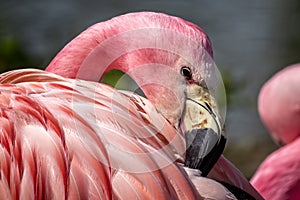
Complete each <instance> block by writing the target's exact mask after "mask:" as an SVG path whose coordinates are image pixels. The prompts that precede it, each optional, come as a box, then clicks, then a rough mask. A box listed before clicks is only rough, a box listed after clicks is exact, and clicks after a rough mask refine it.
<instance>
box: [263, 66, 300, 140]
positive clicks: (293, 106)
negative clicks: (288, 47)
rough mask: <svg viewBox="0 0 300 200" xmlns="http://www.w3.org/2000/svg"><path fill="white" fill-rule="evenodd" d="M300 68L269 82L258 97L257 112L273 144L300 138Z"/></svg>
mask: <svg viewBox="0 0 300 200" xmlns="http://www.w3.org/2000/svg"><path fill="white" fill-rule="evenodd" d="M299 76H300V64H295V65H292V66H289V67H287V68H285V69H283V70H281V71H280V72H278V73H277V74H275V75H274V76H273V77H272V78H271V79H270V80H268V81H267V82H266V83H265V84H264V86H263V87H262V89H261V91H260V93H259V97H258V111H259V114H260V117H261V119H262V121H263V122H264V124H265V126H266V127H267V128H268V130H269V131H270V133H271V135H272V137H273V138H274V140H275V141H276V142H277V143H278V144H281V145H284V144H288V143H291V142H292V141H294V140H295V139H297V138H298V137H299V136H300V87H299V85H300V79H299Z"/></svg>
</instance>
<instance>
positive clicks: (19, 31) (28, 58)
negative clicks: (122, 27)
mask: <svg viewBox="0 0 300 200" xmlns="http://www.w3.org/2000/svg"><path fill="white" fill-rule="evenodd" d="M0 10H1V12H0V70H1V71H6V70H9V69H10V68H11V67H21V68H22V67H39V68H44V67H45V66H46V65H47V64H48V63H49V62H50V60H51V59H52V58H53V57H54V56H55V54H56V53H57V52H58V51H59V50H60V49H61V48H62V47H63V46H64V45H65V44H66V43H67V42H68V41H70V39H72V38H73V37H75V36H76V35H77V34H79V33H80V32H81V31H82V30H84V29H85V28H87V27H88V26H90V25H92V24H94V23H96V22H99V21H103V20H106V19H109V18H111V17H113V16H116V15H119V14H123V13H127V12H132V11H143V10H149V11H158V12H165V13H168V14H172V15H176V16H180V17H182V18H184V19H187V20H189V21H192V22H194V23H196V24H198V25H199V26H200V27H202V28H203V29H204V30H205V31H206V33H207V34H208V35H209V36H210V39H211V40H212V43H213V48H214V54H215V61H216V64H217V66H218V68H219V69H220V70H221V72H222V75H223V77H224V79H225V81H226V85H227V92H228V93H227V97H228V103H229V104H228V107H227V118H226V127H227V135H228V137H229V143H228V145H227V149H226V155H227V156H228V157H229V158H230V159H231V160H232V161H233V162H234V163H235V164H236V165H237V166H238V167H239V168H240V169H241V170H242V171H243V172H244V173H245V174H246V175H247V176H248V177H250V176H251V174H252V173H253V171H254V170H255V168H256V167H257V165H258V163H260V162H261V160H262V159H263V158H264V157H265V156H266V154H268V153H269V152H270V151H272V150H274V149H275V148H276V147H275V146H274V145H273V144H272V142H271V140H270V138H269V136H268V133H267V131H266V129H265V128H264V126H263V125H262V124H261V122H260V119H259V117H258V114H257V109H256V108H257V104H256V100H257V95H258V92H259V89H260V87H261V86H262V84H263V83H264V82H265V81H266V80H267V79H268V78H269V77H270V76H271V75H272V74H274V73H275V72H276V71H278V70H280V69H282V68H284V67H285V66H287V65H289V64H292V63H296V62H300V26H299V25H300V1H297V0H287V1H280V0H269V1H261V0H253V1H242V0H227V1H223V0H215V1H211V0H204V1H200V0H199V1H197V0H190V1H179V0H173V1H167V0H159V1H158V0H148V1H146V0H131V1H129V0H127V1H117V0H112V1H102V0H98V1H95V0H93V1H86V0H76V1H74V0H72V1H71V0H68V1H58V0H53V1H45V0H27V1H16V0H10V1H3V0H1V1H0Z"/></svg>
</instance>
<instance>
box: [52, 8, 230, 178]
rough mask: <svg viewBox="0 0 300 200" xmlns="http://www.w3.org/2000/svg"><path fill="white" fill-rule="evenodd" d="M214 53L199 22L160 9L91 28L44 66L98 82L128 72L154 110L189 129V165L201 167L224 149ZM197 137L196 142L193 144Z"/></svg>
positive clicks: (126, 15)
mask: <svg viewBox="0 0 300 200" xmlns="http://www.w3.org/2000/svg"><path fill="white" fill-rule="evenodd" d="M212 56H213V53H212V47H211V42H210V40H209V38H208V36H207V35H206V34H205V33H204V32H203V30H202V29H200V28H199V27H198V26H196V25H195V24H192V23H190V22H187V21H185V20H183V19H181V18H178V17H174V16H169V15H166V14H162V13H153V12H138V13H129V14H125V15H121V16H118V17H115V18H112V19H111V20H108V21H106V22H102V23H98V24H96V25H94V26H92V27H90V28H89V29H87V30H86V31H84V32H83V33H82V34H80V35H79V36H78V37H77V38H75V39H74V40H73V41H72V42H70V43H69V44H68V45H67V46H66V47H65V48H64V49H63V50H62V51H61V52H60V53H59V54H58V55H57V56H56V57H55V58H54V59H53V61H52V62H51V63H50V65H49V66H48V67H47V69H46V70H47V71H51V72H54V73H56V74H59V75H62V76H64V77H69V78H79V79H85V80H90V81H100V80H101V78H102V77H103V75H104V74H105V73H106V72H108V71H110V70H112V69H118V70H121V71H123V72H125V73H126V74H128V75H129V76H131V77H132V78H133V80H135V81H136V82H137V84H138V85H139V86H140V88H141V89H142V90H143V92H144V94H145V96H146V97H147V98H148V99H149V101H150V102H151V103H152V104H153V105H154V106H155V108H156V109H157V110H158V111H159V112H160V113H161V114H162V115H163V116H164V117H165V118H166V119H168V121H169V122H170V123H171V124H172V125H173V126H174V127H176V128H178V130H179V132H182V133H183V134H184V133H185V135H186V138H187V141H188V142H187V147H193V148H192V149H191V151H190V152H194V153H192V154H191V155H190V156H189V157H190V158H191V159H190V160H189V161H188V160H187V161H186V165H187V166H192V167H194V168H199V166H200V163H201V162H202V160H203V159H204V157H206V156H207V154H208V153H210V152H211V151H212V150H213V149H214V147H215V146H218V145H219V148H218V150H217V151H216V152H217V153H216V154H215V156H213V157H215V158H218V156H220V154H221V153H222V151H223V148H224V143H221V142H220V140H221V137H222V135H223V131H222V124H223V123H222V121H223V120H222V119H221V117H220V116H221V115H220V113H219V109H218V106H217V103H216V100H215V96H214V93H215V91H216V89H217V86H218V83H219V82H218V81H219V80H220V79H219V77H218V76H217V75H216V74H217V70H216V67H215V65H214V62H213V58H212ZM199 135H201V137H198V136H199ZM196 138H197V139H196ZM224 138H225V137H224ZM196 140H197V142H196V143H197V145H198V146H197V145H194V146H193V145H192V144H196V143H195V142H193V141H196ZM200 143H201V145H202V143H204V146H203V145H202V146H201V145H200ZM200 146H201V147H200ZM198 148H202V149H201V150H200V151H198V150H199V149H198ZM195 150H196V153H195ZM188 154H189V153H188V152H187V155H188ZM198 157H200V158H199V159H194V158H198ZM214 160H215V161H216V159H214ZM215 161H213V162H211V163H214V162H215ZM200 168H201V167H200ZM208 168H210V167H208ZM202 170H203V169H202ZM206 171H207V170H206ZM203 174H207V172H205V173H203Z"/></svg>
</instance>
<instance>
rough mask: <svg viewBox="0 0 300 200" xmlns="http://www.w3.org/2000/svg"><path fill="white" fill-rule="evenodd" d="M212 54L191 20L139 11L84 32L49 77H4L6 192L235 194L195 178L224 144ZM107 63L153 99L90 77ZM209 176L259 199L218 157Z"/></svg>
mask: <svg viewBox="0 0 300 200" xmlns="http://www.w3.org/2000/svg"><path fill="white" fill-rule="evenodd" d="M211 56H212V49H211V45H210V41H209V39H208V37H207V35H206V34H205V33H204V32H203V31H202V30H201V29H200V28H199V27H197V26H196V25H194V24H192V23H190V22H187V21H185V20H182V19H180V18H177V17H172V16H168V15H165V14H159V13H151V12H142V13H131V14H127V15H122V16H119V17H116V18H113V19H111V20H109V21H107V22H102V23H99V24H96V25H94V26H92V27H90V28H89V29H87V30H86V31H84V32H83V33H82V34H80V35H79V36H78V37H77V38H75V39H74V40H73V41H72V42H70V43H69V44H68V45H67V46H66V47H65V48H64V49H63V50H62V51H61V52H60V53H59V54H58V55H57V56H56V57H55V58H54V59H53V61H52V62H51V63H50V64H49V66H48V67H47V69H46V71H48V72H43V71H40V70H32V69H27V70H25V69H24V70H17V71H11V72H7V73H4V74H2V75H1V77H0V82H1V83H2V84H1V85H0V91H1V94H0V99H1V118H0V120H1V124H2V128H1V135H0V139H1V154H0V156H1V159H0V166H1V176H0V190H1V191H0V197H1V199H19V198H20V197H22V198H24V199H34V198H38V199H40V198H46V199H62V198H65V199H82V198H83V199H87V198H91V199H133V198H139V199H201V198H215V199H234V198H235V196H234V194H232V193H231V192H230V191H229V190H228V189H227V188H225V187H224V186H223V185H222V184H219V183H218V182H216V181H214V180H212V179H208V178H204V177H201V176H200V174H201V173H202V175H203V176H205V175H206V174H207V173H209V172H210V169H211V168H212V167H213V165H214V163H215V162H216V161H217V160H218V158H219V156H220V154H221V153H222V150H223V148H224V140H225V137H224V135H223V132H222V119H221V117H220V114H219V111H218V107H217V105H216V103H215V100H214V97H213V96H212V95H211V93H210V91H209V87H210V89H211V88H212V89H211V90H213V89H214V87H215V84H216V80H215V78H216V77H215V76H214V70H215V69H214V68H213V60H212V59H211ZM111 69H119V70H121V71H123V72H125V73H127V74H129V75H130V76H131V77H132V78H133V79H134V80H135V81H136V82H137V83H138V84H139V86H140V87H141V88H142V90H143V92H144V93H145V95H146V97H147V98H148V99H144V98H143V97H140V96H138V95H136V94H133V93H130V92H125V91H123V92H122V91H117V90H115V89H113V88H111V87H109V86H106V85H104V84H101V83H97V82H99V81H100V80H101V78H102V77H103V75H104V74H105V73H106V72H108V71H109V70H111ZM49 72H52V73H55V74H57V75H54V74H52V73H49ZM59 75H60V76H59ZM61 76H63V77H65V78H62V77H61ZM68 78H73V79H68ZM85 80H87V81H85ZM91 81H92V82H91ZM199 113H200V115H201V117H200V118H197V117H199ZM191 116H195V117H196V119H197V120H198V119H199V120H198V121H197V122H194V121H193V120H194V118H193V117H191ZM210 133H211V134H210ZM193 134H194V135H193ZM198 136H201V137H198ZM191 137H192V139H193V137H196V138H197V139H199V141H201V142H203V143H201V142H200V143H199V141H196V142H195V141H194V140H191V141H190V143H189V145H188V146H186V144H187V142H186V140H185V138H186V139H187V141H189V140H190V139H191ZM186 147H187V149H188V151H187V152H186V155H189V156H185V150H186ZM189 149H190V150H189ZM180 163H182V164H185V167H183V166H182V165H181V164H180ZM190 167H191V168H195V169H190ZM227 168H228V169H227ZM208 176H209V177H212V178H213V179H215V180H218V181H221V182H226V183H227V184H231V185H232V186H233V187H236V188H237V189H238V188H240V189H242V190H245V191H246V192H248V193H249V194H251V195H252V196H254V197H255V198H257V199H260V198H261V197H260V195H259V194H258V193H257V192H256V191H255V190H254V189H253V188H252V186H251V185H250V184H249V182H248V181H247V180H246V179H245V178H244V176H243V175H242V174H241V173H240V172H239V171H238V170H237V169H236V168H234V167H233V165H232V164H231V163H230V162H229V161H227V160H226V159H225V158H223V157H221V158H220V159H219V160H218V161H217V164H216V165H215V166H214V168H213V169H212V171H211V172H210V173H209V175H208ZM204 186H206V187H204ZM245 195H246V196H247V195H248V194H245Z"/></svg>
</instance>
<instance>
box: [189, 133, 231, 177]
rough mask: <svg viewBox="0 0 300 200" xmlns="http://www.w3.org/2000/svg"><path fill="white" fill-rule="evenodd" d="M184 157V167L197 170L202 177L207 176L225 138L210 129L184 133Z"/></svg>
mask: <svg viewBox="0 0 300 200" xmlns="http://www.w3.org/2000/svg"><path fill="white" fill-rule="evenodd" d="M185 139H186V155H185V163H184V165H185V166H186V167H189V168H193V169H199V170H200V171H201V175H202V176H207V175H208V173H209V172H210V170H211V169H212V168H213V166H214V165H215V163H216V162H217V160H218V159H219V157H220V156H221V154H222V153H223V150H224V148H225V144H226V138H225V137H224V136H223V135H222V134H221V136H220V135H218V134H217V133H215V132H214V130H212V129H207V128H205V129H193V130H191V131H187V132H186V133H185Z"/></svg>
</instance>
